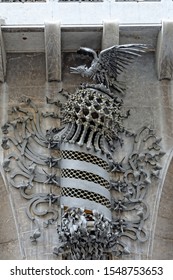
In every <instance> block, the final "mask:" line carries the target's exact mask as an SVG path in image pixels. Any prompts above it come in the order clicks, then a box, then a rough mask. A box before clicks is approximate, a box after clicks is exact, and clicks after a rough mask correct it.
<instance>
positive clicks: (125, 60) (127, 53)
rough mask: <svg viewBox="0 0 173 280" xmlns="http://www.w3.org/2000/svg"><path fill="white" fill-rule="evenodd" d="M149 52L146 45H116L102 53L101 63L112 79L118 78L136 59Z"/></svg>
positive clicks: (100, 55) (100, 56)
mask: <svg viewBox="0 0 173 280" xmlns="http://www.w3.org/2000/svg"><path fill="white" fill-rule="evenodd" d="M149 50H150V49H149V47H148V46H147V45H145V44H125V45H115V46H112V47H110V48H108V49H105V50H103V51H101V52H100V54H99V63H100V64H101V67H102V68H103V69H104V70H106V72H107V74H108V75H109V76H110V77H114V78H116V77H117V76H118V75H119V74H120V73H121V72H122V71H123V70H124V69H125V68H126V66H127V65H129V64H130V63H132V62H133V61H134V59H135V58H137V57H139V56H141V54H142V53H145V52H147V51H149Z"/></svg>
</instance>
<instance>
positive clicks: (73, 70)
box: [70, 67, 79, 74]
mask: <svg viewBox="0 0 173 280" xmlns="http://www.w3.org/2000/svg"><path fill="white" fill-rule="evenodd" d="M70 73H72V74H79V71H78V68H75V67H70Z"/></svg>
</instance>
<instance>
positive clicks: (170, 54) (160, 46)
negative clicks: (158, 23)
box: [156, 21, 173, 80]
mask: <svg viewBox="0 0 173 280" xmlns="http://www.w3.org/2000/svg"><path fill="white" fill-rule="evenodd" d="M172 44H173V21H163V22H162V29H161V31H160V33H159V36H158V41H157V52H156V63H157V64H156V65H157V75H158V79H159V80H163V79H168V80H172V78H173V48H172Z"/></svg>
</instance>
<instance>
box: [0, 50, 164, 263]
mask: <svg viewBox="0 0 173 280" xmlns="http://www.w3.org/2000/svg"><path fill="white" fill-rule="evenodd" d="M147 51H148V49H147V46H146V45H123V46H114V47H112V48H110V49H108V50H105V51H103V53H101V54H100V56H99V58H98V57H95V58H94V61H93V62H92V65H91V68H90V69H87V68H86V67H85V66H82V67H81V66H80V67H76V68H74V67H72V68H71V71H72V72H77V73H79V74H83V75H84V76H86V73H87V75H88V76H89V77H90V78H95V80H96V83H95V84H83V85H82V86H81V87H80V88H78V89H77V90H76V92H74V93H71V94H69V95H68V94H66V97H67V101H65V102H64V103H63V104H62V103H60V102H59V101H57V100H54V99H51V98H47V103H48V104H49V106H56V109H55V110H54V111H52V110H51V111H47V112H41V111H40V109H38V108H37V106H36V105H35V104H34V103H33V102H32V101H31V100H30V99H28V98H23V99H22V100H20V101H22V103H21V104H20V106H16V107H13V108H12V110H11V116H10V119H9V121H8V122H7V123H6V124H4V125H3V127H2V131H3V133H4V138H3V141H2V147H3V148H4V149H5V151H6V158H5V160H4V163H3V167H4V170H5V171H6V173H7V177H8V181H9V183H10V184H11V185H12V186H13V187H15V188H17V189H19V190H20V193H21V195H22V197H23V198H25V199H26V200H28V201H29V204H28V208H27V210H26V212H27V216H28V217H29V218H30V219H31V220H32V221H33V222H34V224H35V226H36V230H35V232H34V233H33V235H32V236H31V241H32V242H34V243H35V242H36V241H37V240H39V237H40V235H41V227H40V217H43V218H44V219H43V221H44V226H48V225H50V224H52V223H55V222H57V220H58V217H59V219H60V224H59V225H58V226H57V232H58V236H59V244H57V247H56V248H55V249H54V253H55V254H56V255H62V256H63V257H64V258H66V259H75V260H77V259H106V258H108V255H109V254H112V255H114V256H117V257H120V256H121V255H122V254H129V253H130V248H129V247H128V245H127V244H128V242H126V241H127V240H128V239H130V240H132V241H135V240H138V241H140V242H145V241H146V240H147V238H148V233H147V230H146V229H145V221H146V220H147V219H148V217H149V206H148V204H147V202H146V197H147V193H148V189H149V187H150V185H151V181H152V179H153V178H158V177H159V172H160V170H161V166H160V159H161V157H162V156H163V155H164V152H163V151H162V150H161V146H160V142H161V139H160V138H157V137H156V134H155V131H154V130H153V129H152V128H151V127H150V126H144V127H142V128H141V129H139V130H138V131H137V132H135V133H132V132H130V131H129V130H128V129H127V128H126V127H125V125H124V120H125V119H127V118H128V117H129V115H130V112H129V111H127V112H123V100H122V99H121V98H119V97H118V95H117V91H119V92H122V91H123V90H124V89H123V87H122V85H121V84H120V83H119V81H118V79H117V77H118V74H119V72H121V71H123V69H124V67H125V66H126V64H129V63H130V62H132V61H133V60H134V58H135V57H138V56H139V55H140V54H141V53H145V52H147ZM80 52H82V53H83V52H84V53H86V52H87V53H88V52H89V53H90V54H91V53H92V55H94V56H95V52H94V51H93V50H90V49H89V50H88V49H85V48H81V49H80ZM109 52H110V53H109ZM108 54H110V57H109V58H108ZM103 58H104V59H105V60H104V59H103ZM110 59H111V60H113V59H115V61H114V62H111V61H110ZM100 60H101V61H100ZM103 60H104V61H105V65H104V66H103ZM124 65H125V66H124ZM111 67H112V68H111ZM81 69H82V72H81ZM83 71H84V72H83ZM88 73H89V74H88ZM113 88H114V89H113ZM54 108H55V107H54ZM58 110H60V113H58ZM45 118H49V119H52V120H54V121H55V120H57V126H55V127H53V128H52V127H51V128H50V127H49V128H46V127H45V126H44V123H46V122H45ZM59 121H61V125H60V127H59V126H58V123H59ZM127 137H128V138H129V137H130V139H131V143H132V145H133V149H132V151H131V152H129V154H126V155H125V157H123V158H122V160H121V161H119V160H117V150H116V147H117V146H119V147H120V149H121V148H122V147H123V145H124V142H125V141H124V140H125V139H126V138H127ZM43 151H44V152H43ZM38 184H41V185H44V186H46V189H47V190H48V191H47V192H43V193H37V192H36V191H35V190H36V186H37V185H38ZM41 204H42V205H44V208H43V209H41V210H40V207H39V205H41ZM60 209H61V211H60ZM59 212H61V213H60V216H59ZM48 214H49V215H48ZM50 215H51V217H50ZM46 217H47V218H46Z"/></svg>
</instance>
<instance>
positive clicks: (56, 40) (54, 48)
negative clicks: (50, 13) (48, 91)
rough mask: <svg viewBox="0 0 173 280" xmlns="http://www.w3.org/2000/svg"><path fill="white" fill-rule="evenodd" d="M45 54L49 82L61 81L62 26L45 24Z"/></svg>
mask: <svg viewBox="0 0 173 280" xmlns="http://www.w3.org/2000/svg"><path fill="white" fill-rule="evenodd" d="M45 54H46V78H47V81H49V82H50V81H58V82H60V81H61V25H60V23H59V22H58V23H46V24H45Z"/></svg>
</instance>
